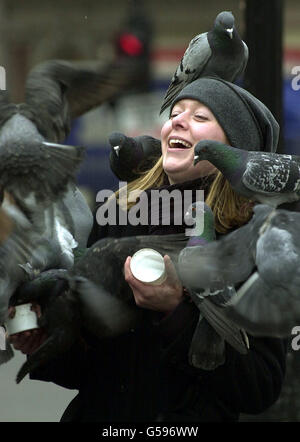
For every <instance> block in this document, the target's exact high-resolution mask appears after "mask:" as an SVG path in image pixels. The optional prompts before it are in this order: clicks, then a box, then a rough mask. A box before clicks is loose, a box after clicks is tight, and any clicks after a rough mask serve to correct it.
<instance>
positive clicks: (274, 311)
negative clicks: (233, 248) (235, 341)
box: [228, 205, 300, 337]
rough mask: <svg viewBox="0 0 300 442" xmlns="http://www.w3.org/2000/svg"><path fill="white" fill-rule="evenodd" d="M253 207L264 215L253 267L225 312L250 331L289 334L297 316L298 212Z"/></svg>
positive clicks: (299, 298)
mask: <svg viewBox="0 0 300 442" xmlns="http://www.w3.org/2000/svg"><path fill="white" fill-rule="evenodd" d="M254 211H255V214H258V215H259V216H261V215H263V216H264V222H263V223H262V225H261V227H260V229H259V234H258V239H257V241H256V247H255V267H254V268H253V272H252V274H251V276H250V277H249V278H248V279H247V280H246V282H245V283H244V284H243V285H242V286H241V287H240V288H239V290H238V292H237V297H236V298H235V299H232V300H230V301H229V303H228V307H229V308H228V314H229V316H230V317H232V318H233V319H234V320H235V321H237V322H238V323H239V324H240V325H241V326H243V327H244V328H245V329H246V330H248V331H249V332H250V333H251V334H253V335H258V336H275V337H289V336H290V334H291V330H292V328H293V327H294V326H295V324H297V323H299V319H300V296H299V287H300V270H299V260H300V238H299V223H300V213H297V212H291V211H288V210H282V209H273V210H272V211H270V208H269V207H268V206H264V205H258V206H256V207H255V208H254ZM233 259H234V257H233Z"/></svg>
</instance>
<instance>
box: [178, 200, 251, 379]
mask: <svg viewBox="0 0 300 442" xmlns="http://www.w3.org/2000/svg"><path fill="white" fill-rule="evenodd" d="M192 210H194V211H196V210H197V212H196V213H195V216H196V217H197V218H196V223H195V228H194V231H193V235H192V236H191V238H190V240H189V242H188V244H187V246H186V247H185V248H184V249H183V250H182V251H181V252H180V254H179V258H178V270H179V276H180V279H181V281H182V283H183V285H184V286H185V287H186V289H187V290H188V293H189V294H190V297H191V299H192V301H193V302H194V304H195V305H196V306H197V307H198V308H199V311H200V315H199V321H198V324H197V326H196V329H195V332H194V335H193V339H192V342H191V346H190V350H189V360H190V364H191V365H193V366H195V367H197V368H202V369H204V370H214V369H215V368H217V367H218V366H219V365H222V364H223V363H224V362H225V341H226V342H228V343H229V344H230V345H232V346H233V347H234V348H235V349H236V350H237V351H239V352H240V353H242V354H245V353H247V351H248V348H249V342H248V337H247V335H246V333H245V332H244V330H243V329H242V328H241V327H239V326H237V325H236V324H235V323H234V322H233V321H231V320H230V319H229V318H228V317H227V316H226V314H225V312H224V306H225V304H226V302H227V301H228V300H229V299H231V298H234V297H235V296H236V292H235V290H234V288H233V287H225V288H224V289H222V290H217V289H214V286H213V284H212V285H211V286H210V287H209V288H206V289H203V288H202V286H201V285H199V283H198V262H197V256H198V255H199V254H201V253H202V250H203V249H205V247H206V246H207V245H208V244H209V243H211V242H212V241H214V240H215V238H216V234H215V228H214V215H213V213H212V211H211V209H210V208H209V207H208V206H207V205H206V204H204V203H200V202H199V203H196V205H194V206H192Z"/></svg>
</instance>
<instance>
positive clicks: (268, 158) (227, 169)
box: [194, 140, 300, 207]
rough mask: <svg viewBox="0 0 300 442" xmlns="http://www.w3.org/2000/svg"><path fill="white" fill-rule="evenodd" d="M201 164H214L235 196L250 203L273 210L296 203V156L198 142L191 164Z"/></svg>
mask: <svg viewBox="0 0 300 442" xmlns="http://www.w3.org/2000/svg"><path fill="white" fill-rule="evenodd" d="M201 160H208V161H209V162H211V163H212V164H214V165H215V166H216V167H217V168H218V169H219V170H220V171H221V172H222V174H223V175H224V176H225V178H226V179H227V180H228V181H229V183H230V185H231V186H232V187H233V189H234V190H235V191H236V192H237V193H239V194H240V195H243V196H245V197H246V198H249V199H251V200H254V201H257V202H260V203H262V204H268V205H270V206H272V207H277V206H279V205H281V204H283V203H288V202H294V201H298V200H299V199H300V156H297V155H284V154H276V153H271V152H257V151H246V150H243V149H238V148H236V147H232V146H228V145H227V144H223V143H221V142H219V141H212V140H202V141H200V142H199V143H198V144H197V145H196V146H195V159H194V164H197V163H198V162H199V161H201Z"/></svg>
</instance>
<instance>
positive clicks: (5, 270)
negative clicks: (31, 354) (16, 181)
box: [0, 199, 59, 364]
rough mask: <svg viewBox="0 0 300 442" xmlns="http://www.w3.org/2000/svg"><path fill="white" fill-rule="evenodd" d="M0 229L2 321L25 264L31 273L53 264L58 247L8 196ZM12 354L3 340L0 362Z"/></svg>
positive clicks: (0, 212)
mask: <svg viewBox="0 0 300 442" xmlns="http://www.w3.org/2000/svg"><path fill="white" fill-rule="evenodd" d="M0 231H1V233H0V323H1V324H4V323H5V321H6V319H7V313H8V306H9V302H10V299H11V297H12V295H13V293H14V292H15V290H16V289H17V288H18V286H19V285H20V284H22V283H23V282H25V281H26V280H28V271H27V267H26V266H28V268H29V269H30V274H31V272H32V273H34V272H35V271H36V270H38V271H42V270H44V269H45V268H47V265H56V263H57V256H58V252H59V250H58V249H57V248H55V244H51V241H50V240H48V239H47V238H41V237H40V235H38V234H37V233H36V232H35V230H34V228H33V226H32V224H31V223H30V222H29V221H28V219H27V218H26V217H25V216H24V214H23V213H22V212H21V211H20V210H19V209H18V208H17V207H16V206H15V205H13V204H11V203H9V202H8V199H6V200H5V201H4V203H3V205H2V207H0ZM24 265H25V267H24ZM8 355H9V357H8ZM12 356H13V352H12V350H11V347H10V346H9V344H8V343H7V350H5V351H0V364H2V363H3V362H6V361H7V360H9V359H10V357H12Z"/></svg>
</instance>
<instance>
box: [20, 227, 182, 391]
mask: <svg viewBox="0 0 300 442" xmlns="http://www.w3.org/2000/svg"><path fill="white" fill-rule="evenodd" d="M187 239H188V238H187V237H186V236H185V234H184V233H182V234H181V233H180V234H174V235H147V236H133V237H128V238H118V239H114V238H105V239H102V240H99V241H97V242H96V243H95V244H94V245H93V246H92V247H90V248H89V249H86V250H83V249H82V250H81V251H80V253H81V256H79V257H78V259H75V263H74V266H73V268H72V269H70V270H68V271H67V272H64V273H63V272H61V270H60V272H61V273H60V274H57V275H56V273H55V271H54V270H53V271H52V272H51V273H47V274H46V275H43V274H42V273H41V274H40V275H39V276H38V277H37V278H35V279H34V280H33V281H31V282H28V283H26V285H25V286H22V287H21V288H20V290H19V291H18V293H16V296H15V297H14V303H15V304H19V303H26V302H33V301H37V302H38V303H42V304H43V305H44V311H43V315H42V317H41V319H40V321H39V324H40V325H41V326H43V327H45V329H46V330H47V331H48V334H49V338H48V340H47V341H46V342H45V343H44V344H43V345H42V346H41V347H40V348H38V349H37V350H36V351H35V352H34V353H33V354H31V355H30V356H29V357H28V360H27V361H26V362H25V364H24V365H23V366H22V367H21V369H20V371H19V373H18V375H17V382H18V383H19V382H20V381H21V380H22V379H23V378H24V376H26V374H27V373H29V372H31V371H32V370H34V369H35V368H36V367H38V366H40V365H41V364H43V363H46V362H47V361H48V360H50V359H52V358H53V357H54V355H58V354H60V353H62V352H63V351H65V350H66V349H67V348H68V347H69V346H70V345H71V344H72V342H75V340H76V339H77V338H78V336H79V333H80V329H81V327H82V326H84V327H85V328H86V329H87V330H88V331H90V332H92V333H93V334H94V335H96V336H98V338H99V339H102V338H104V337H107V336H114V335H118V334H121V333H125V332H127V331H129V330H130V329H131V328H132V327H135V326H138V324H139V321H141V320H142V318H143V309H139V308H137V307H136V305H135V302H134V298H133V295H132V291H131V289H130V287H129V285H128V284H127V283H126V281H125V279H124V274H123V266H124V263H125V260H126V258H127V256H129V255H133V254H134V253H135V252H136V251H138V250H140V249H141V248H144V247H146V248H147V247H148V248H153V249H155V250H157V251H158V252H160V253H161V254H162V255H165V254H168V255H169V256H170V257H171V259H172V261H173V262H174V264H175V266H176V265H177V258H178V254H179V252H180V250H181V249H182V248H183V247H184V246H185V245H186V243H187ZM48 276H49V277H50V279H51V281H50V280H47V281H46V279H47V278H48ZM45 278H46V279H45ZM53 278H56V283H57V286H56V285H55V284H53ZM48 283H49V284H50V287H51V289H50V287H49V286H48V289H50V290H49V294H48V298H49V299H48V300H47V301H45V300H46V298H47V293H45V292H47V284H48ZM39 285H41V286H42V287H43V288H41V289H40V288H39ZM58 310H59V311H60V313H59V314H58ZM71 310H73V313H72V314H71V313H70V311H71ZM65 315H66V317H67V318H69V319H67V320H66V321H65V320H64V317H65ZM72 318H73V319H72Z"/></svg>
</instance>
